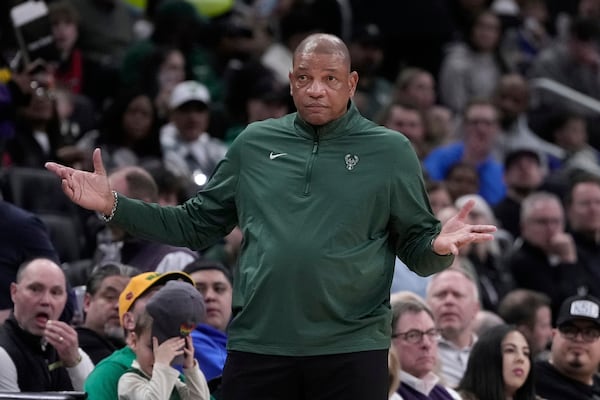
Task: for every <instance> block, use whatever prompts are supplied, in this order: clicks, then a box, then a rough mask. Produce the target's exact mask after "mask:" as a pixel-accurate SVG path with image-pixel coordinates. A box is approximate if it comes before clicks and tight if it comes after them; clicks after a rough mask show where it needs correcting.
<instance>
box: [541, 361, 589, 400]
mask: <svg viewBox="0 0 600 400" xmlns="http://www.w3.org/2000/svg"><path fill="white" fill-rule="evenodd" d="M535 381H536V385H535V389H536V392H537V395H538V396H540V397H542V398H543V399H545V400H567V399H568V400H600V379H599V378H598V377H597V376H595V377H594V383H593V385H591V386H590V385H586V384H584V383H581V382H579V381H576V380H573V379H571V378H568V377H566V376H565V375H563V374H561V373H560V372H558V370H557V369H556V368H554V366H553V365H552V364H550V363H549V362H548V361H542V362H538V363H536V364H535Z"/></svg>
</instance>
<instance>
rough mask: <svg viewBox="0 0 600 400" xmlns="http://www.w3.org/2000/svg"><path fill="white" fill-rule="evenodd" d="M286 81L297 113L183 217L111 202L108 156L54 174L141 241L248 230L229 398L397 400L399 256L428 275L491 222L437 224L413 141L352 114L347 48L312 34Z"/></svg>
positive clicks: (118, 198)
mask: <svg viewBox="0 0 600 400" xmlns="http://www.w3.org/2000/svg"><path fill="white" fill-rule="evenodd" d="M289 77H290V91H291V94H292V97H293V99H294V102H295V104H296V108H297V110H298V111H297V112H296V113H293V114H289V115H287V116H284V117H282V118H279V119H271V120H267V121H261V122H257V123H253V124H250V125H249V126H248V127H247V128H246V129H245V130H244V131H243V132H242V133H241V134H240V136H239V137H238V138H237V139H236V141H235V142H234V143H233V144H232V146H231V147H230V149H229V151H228V153H227V155H226V157H225V158H224V160H223V161H222V162H221V163H220V164H219V166H218V167H217V169H216V171H215V173H214V175H213V176H212V178H211V179H210V180H209V182H208V183H207V184H206V186H205V188H204V189H203V190H201V191H200V192H199V193H198V194H197V195H196V196H195V197H194V198H192V199H190V200H189V201H187V202H186V203H185V204H184V205H182V206H180V207H159V206H156V205H149V204H144V203H140V202H138V201H134V200H131V199H128V198H127V197H125V196H122V195H121V194H118V193H117V192H114V191H113V188H112V187H111V186H110V183H109V181H108V180H107V178H106V173H105V170H104V166H103V165H102V162H101V158H100V152H99V151H98V150H96V151H95V154H94V160H95V171H94V172H93V173H90V172H83V171H78V170H75V169H72V168H68V167H64V166H61V165H58V164H55V163H49V164H48V165H47V167H48V169H50V170H51V171H54V172H55V173H56V174H57V175H58V176H60V177H61V179H62V185H63V189H64V191H65V193H67V195H68V196H70V197H71V199H73V200H74V201H75V202H77V203H78V204H80V205H82V206H83V207H85V208H89V209H93V210H96V211H99V212H101V213H103V214H104V215H106V218H107V219H111V220H112V221H113V222H114V223H116V224H118V225H120V226H121V227H123V228H124V229H126V230H127V231H129V232H130V233H133V234H136V235H143V236H145V237H149V238H154V239H155V240H160V241H167V242H169V243H171V244H175V245H185V246H188V247H190V248H202V247H204V246H206V245H207V244H209V243H211V242H213V241H215V240H216V239H218V238H220V237H222V236H224V235H225V234H227V233H228V232H229V231H231V229H232V228H233V227H234V226H235V225H239V227H240V229H241V230H242V233H243V237H244V240H243V243H242V251H241V255H240V263H239V265H238V270H237V271H236V272H237V274H236V279H235V280H234V291H233V304H232V308H233V318H232V321H231V323H230V325H229V328H228V339H229V341H228V350H229V353H228V357H227V361H226V363H225V367H224V370H223V377H222V385H223V387H222V391H223V397H224V398H225V399H228V400H241V399H245V400H254V399H266V398H268V399H286V400H287V399H292V400H301V399H311V400H314V399H346V400H349V399H350V400H352V399H357V400H358V399H361V400H363V399H374V400H385V399H387V387H388V370H387V354H388V348H389V346H390V335H391V329H390V328H391V327H390V323H389V321H390V318H391V315H390V306H389V292H390V285H391V280H392V274H393V267H394V256H395V255H398V257H400V259H402V260H403V261H404V262H405V263H406V265H408V266H410V268H411V269H413V270H414V271H415V272H417V273H418V274H420V275H428V274H432V273H434V272H436V271H439V270H442V269H444V268H445V267H447V266H448V265H450V263H451V262H452V260H453V255H454V254H456V253H457V252H458V248H459V247H460V246H462V245H465V244H467V243H470V242H473V241H485V240H491V238H492V236H491V232H493V231H494V230H495V228H494V227H493V226H488V225H469V224H466V223H465V219H466V218H467V215H468V212H469V211H470V209H471V208H472V206H473V205H472V204H470V205H467V206H466V207H465V208H463V209H462V210H461V211H460V213H459V214H457V215H456V216H455V217H453V218H451V219H450V220H449V221H448V222H447V223H446V224H445V225H444V226H443V227H442V226H441V224H440V222H439V221H438V220H437V219H436V218H435V217H434V216H433V215H432V213H431V209H430V207H429V202H428V200H427V195H426V192H425V189H424V187H423V181H422V177H421V170H420V167H419V161H418V159H417V157H416V155H415V153H414V151H413V149H412V146H411V145H410V142H409V141H408V140H407V139H406V137H404V136H403V135H401V134H398V132H395V131H392V130H389V129H387V128H384V127H381V126H378V125H376V124H374V123H373V122H371V121H369V120H367V119H366V118H364V117H362V116H361V115H360V113H359V112H358V110H357V109H356V107H355V105H354V104H353V102H352V96H353V95H354V91H355V90H356V84H357V82H358V74H357V73H356V72H352V71H351V70H350V59H349V56H348V49H347V48H346V46H345V45H344V43H343V42H342V41H341V40H340V39H339V38H337V37H335V36H331V35H326V34H315V35H311V36H308V37H307V38H306V39H305V40H304V41H302V42H301V43H300V45H299V46H298V48H297V50H296V52H295V54H294V61H293V68H292V71H291V72H290V75H289Z"/></svg>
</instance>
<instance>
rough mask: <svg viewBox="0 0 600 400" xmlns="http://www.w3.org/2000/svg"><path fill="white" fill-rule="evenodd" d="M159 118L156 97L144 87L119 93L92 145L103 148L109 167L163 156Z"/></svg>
mask: <svg viewBox="0 0 600 400" xmlns="http://www.w3.org/2000/svg"><path fill="white" fill-rule="evenodd" d="M159 127H160V125H159V121H158V115H157V113H156V108H155V107H154V104H153V103H152V98H151V97H150V96H149V95H148V94H146V93H145V92H144V91H143V90H142V89H130V90H127V91H123V92H121V93H119V94H118V95H117V96H116V97H115V99H114V101H113V102H112V103H111V104H110V106H109V107H108V108H107V109H106V111H105V112H104V113H103V116H102V120H101V122H100V130H99V132H94V133H95V136H97V138H95V141H93V140H92V139H91V138H90V142H91V143H90V144H89V145H88V147H89V149H88V150H89V151H90V153H91V151H92V148H93V147H100V148H101V149H102V159H103V161H104V165H106V168H107V169H108V170H112V169H116V168H119V167H126V166H132V165H139V164H141V163H142V162H147V161H150V160H155V161H159V160H161V159H162V150H161V147H160V140H159V136H158V135H159Z"/></svg>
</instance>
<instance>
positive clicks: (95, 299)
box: [76, 263, 140, 364]
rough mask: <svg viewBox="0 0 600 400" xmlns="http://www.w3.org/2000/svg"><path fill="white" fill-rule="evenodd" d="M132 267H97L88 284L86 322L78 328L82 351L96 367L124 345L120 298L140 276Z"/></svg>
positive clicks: (110, 264)
mask: <svg viewBox="0 0 600 400" xmlns="http://www.w3.org/2000/svg"><path fill="white" fill-rule="evenodd" d="M139 273H140V272H139V270H138V269H137V268H134V267H131V266H129V265H124V264H118V263H109V264H103V265H102V264H101V265H98V266H96V267H95V268H94V270H93V271H92V273H91V275H90V278H89V279H88V281H87V285H86V290H85V297H84V299H83V310H84V312H85V321H84V323H83V325H82V326H80V327H77V329H76V330H77V336H78V337H79V343H80V345H81V348H82V349H83V350H84V351H85V352H86V353H87V354H88V355H89V356H90V358H91V359H92V361H93V362H94V364H98V363H99V362H100V361H101V360H102V359H104V358H106V357H108V356H109V355H111V354H112V352H113V351H115V350H118V349H120V348H122V347H124V346H125V332H124V330H123V327H122V326H121V322H120V320H119V295H120V294H121V292H122V291H123V290H124V289H125V286H127V283H129V280H130V279H131V277H133V276H135V275H137V274H139Z"/></svg>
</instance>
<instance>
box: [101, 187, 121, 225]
mask: <svg viewBox="0 0 600 400" xmlns="http://www.w3.org/2000/svg"><path fill="white" fill-rule="evenodd" d="M111 196H112V207H111V208H110V211H109V212H108V213H105V212H102V214H101V215H102V219H103V220H104V222H110V221H111V220H112V219H113V217H114V216H115V212H116V211H117V205H118V204H119V195H118V194H117V192H116V191H115V190H112V191H111Z"/></svg>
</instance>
